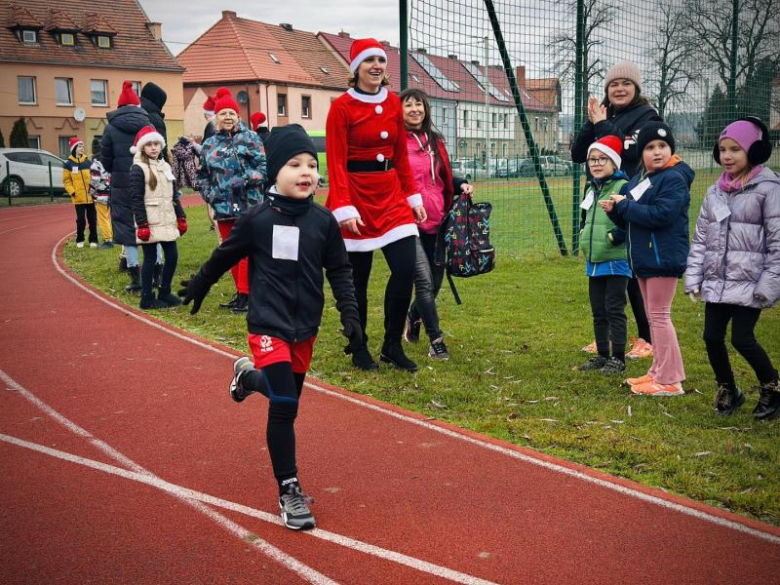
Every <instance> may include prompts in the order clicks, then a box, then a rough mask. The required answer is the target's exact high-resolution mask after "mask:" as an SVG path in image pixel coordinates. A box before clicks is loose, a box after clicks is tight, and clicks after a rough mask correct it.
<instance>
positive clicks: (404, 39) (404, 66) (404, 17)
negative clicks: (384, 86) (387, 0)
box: [398, 0, 409, 91]
mask: <svg viewBox="0 0 780 585" xmlns="http://www.w3.org/2000/svg"><path fill="white" fill-rule="evenodd" d="M398 10H399V20H400V25H401V30H400V31H399V32H400V43H399V44H400V45H401V47H400V49H401V54H400V57H401V91H403V90H405V89H406V88H407V87H409V28H408V26H409V17H408V13H409V5H408V2H407V0H400V2H399V3H398Z"/></svg>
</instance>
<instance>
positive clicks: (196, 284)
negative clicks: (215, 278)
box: [178, 273, 211, 315]
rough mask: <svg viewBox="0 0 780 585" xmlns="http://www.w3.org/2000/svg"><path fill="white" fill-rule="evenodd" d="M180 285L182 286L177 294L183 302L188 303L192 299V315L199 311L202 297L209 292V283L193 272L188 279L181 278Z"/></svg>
mask: <svg viewBox="0 0 780 585" xmlns="http://www.w3.org/2000/svg"><path fill="white" fill-rule="evenodd" d="M181 285H182V286H183V287H184V288H183V289H181V290H179V292H178V295H179V296H180V297H182V298H183V299H184V301H183V304H185V305H189V304H190V301H192V309H191V310H190V315H194V314H195V313H197V312H198V311H200V306H201V305H202V304H203V299H205V298H206V295H207V294H209V290H210V289H211V285H210V284H209V283H207V282H206V280H205V279H204V278H203V277H202V276H201V275H200V273H198V274H194V275H193V276H192V277H191V278H190V279H189V280H182V281H181Z"/></svg>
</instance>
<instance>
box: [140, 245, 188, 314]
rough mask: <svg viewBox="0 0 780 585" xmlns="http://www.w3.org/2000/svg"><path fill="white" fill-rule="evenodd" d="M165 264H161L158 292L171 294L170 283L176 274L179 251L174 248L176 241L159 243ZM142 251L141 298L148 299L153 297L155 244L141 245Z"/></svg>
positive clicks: (155, 260)
mask: <svg viewBox="0 0 780 585" xmlns="http://www.w3.org/2000/svg"><path fill="white" fill-rule="evenodd" d="M160 246H162V250H163V254H164V255H165V263H164V264H163V270H162V277H161V278H160V291H161V292H163V293H169V292H171V282H173V274H174V272H176V265H177V264H178V263H179V249H178V248H177V247H176V241H175V240H174V241H173V242H160ZM141 248H142V249H143V251H144V263H143V266H141V296H142V297H143V298H145V299H150V298H152V296H153V292H152V279H153V277H154V265H155V264H156V263H157V244H141Z"/></svg>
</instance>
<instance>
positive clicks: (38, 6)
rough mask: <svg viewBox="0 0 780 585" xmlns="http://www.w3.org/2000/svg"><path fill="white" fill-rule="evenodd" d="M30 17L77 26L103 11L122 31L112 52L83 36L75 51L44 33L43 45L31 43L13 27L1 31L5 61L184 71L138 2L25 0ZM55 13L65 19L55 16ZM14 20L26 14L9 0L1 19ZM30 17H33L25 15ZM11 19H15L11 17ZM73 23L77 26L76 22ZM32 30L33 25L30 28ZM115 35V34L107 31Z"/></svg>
mask: <svg viewBox="0 0 780 585" xmlns="http://www.w3.org/2000/svg"><path fill="white" fill-rule="evenodd" d="M25 9H26V10H24V13H25V14H28V15H29V17H32V19H34V20H37V21H40V22H46V23H47V25H52V24H53V25H60V26H68V27H70V26H73V28H75V29H78V25H77V24H76V23H78V22H85V20H86V19H87V14H88V13H89V14H92V13H97V14H99V15H100V16H101V17H102V18H103V19H105V21H106V22H110V23H112V28H113V29H115V30H116V36H115V37H114V38H113V41H112V47H111V48H110V49H100V48H98V47H95V46H94V45H93V44H92V42H90V41H89V40H87V39H86V38H85V37H84V36H83V35H82V34H80V33H78V34H76V39H77V45H76V46H75V47H67V46H62V45H60V44H58V43H57V41H56V39H55V38H54V37H53V36H52V35H49V34H46V33H43V32H42V33H39V35H38V44H36V45H33V44H25V43H22V42H20V41H19V39H18V38H17V37H16V35H15V34H14V33H13V32H12V31H11V30H9V29H8V28H2V29H0V61H4V62H16V63H19V62H21V63H45V64H52V65H54V64H58V65H59V64H62V65H73V66H79V65H88V66H98V67H121V68H133V69H147V70H148V69H152V70H166V71H181V70H182V68H181V66H180V65H179V64H178V63H177V62H176V59H174V57H173V55H171V53H170V52H169V51H168V49H167V48H166V47H165V45H164V44H163V42H162V41H160V40H155V39H154V37H153V36H152V33H151V32H150V31H149V28H148V27H147V23H148V18H147V16H146V14H145V13H144V11H143V9H142V8H141V6H140V5H139V4H138V2H137V0H111V2H104V1H102V0H79V2H73V1H72V0H25ZM50 11H53V12H55V13H57V12H59V13H61V14H62V15H63V16H62V17H61V16H57V17H56V18H54V19H51V20H50V18H49V15H50ZM1 14H6V15H10V19H13V18H15V15H16V16H18V15H20V14H22V13H21V12H20V11H19V10H17V9H15V8H14V5H12V4H11V3H10V2H9V1H8V0H0V15H1ZM24 18H27V16H25V17H24ZM7 20H9V19H8V18H7ZM71 23H72V24H71ZM27 26H32V25H29V24H27ZM101 32H110V31H101Z"/></svg>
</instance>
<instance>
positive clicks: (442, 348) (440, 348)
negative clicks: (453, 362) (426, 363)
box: [428, 337, 450, 361]
mask: <svg viewBox="0 0 780 585" xmlns="http://www.w3.org/2000/svg"><path fill="white" fill-rule="evenodd" d="M428 357H429V358H431V359H432V360H441V361H446V360H448V359H450V354H449V352H448V351H447V346H446V345H444V339H442V338H441V337H439V338H438V339H434V340H433V341H431V345H430V347H429V348H428Z"/></svg>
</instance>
